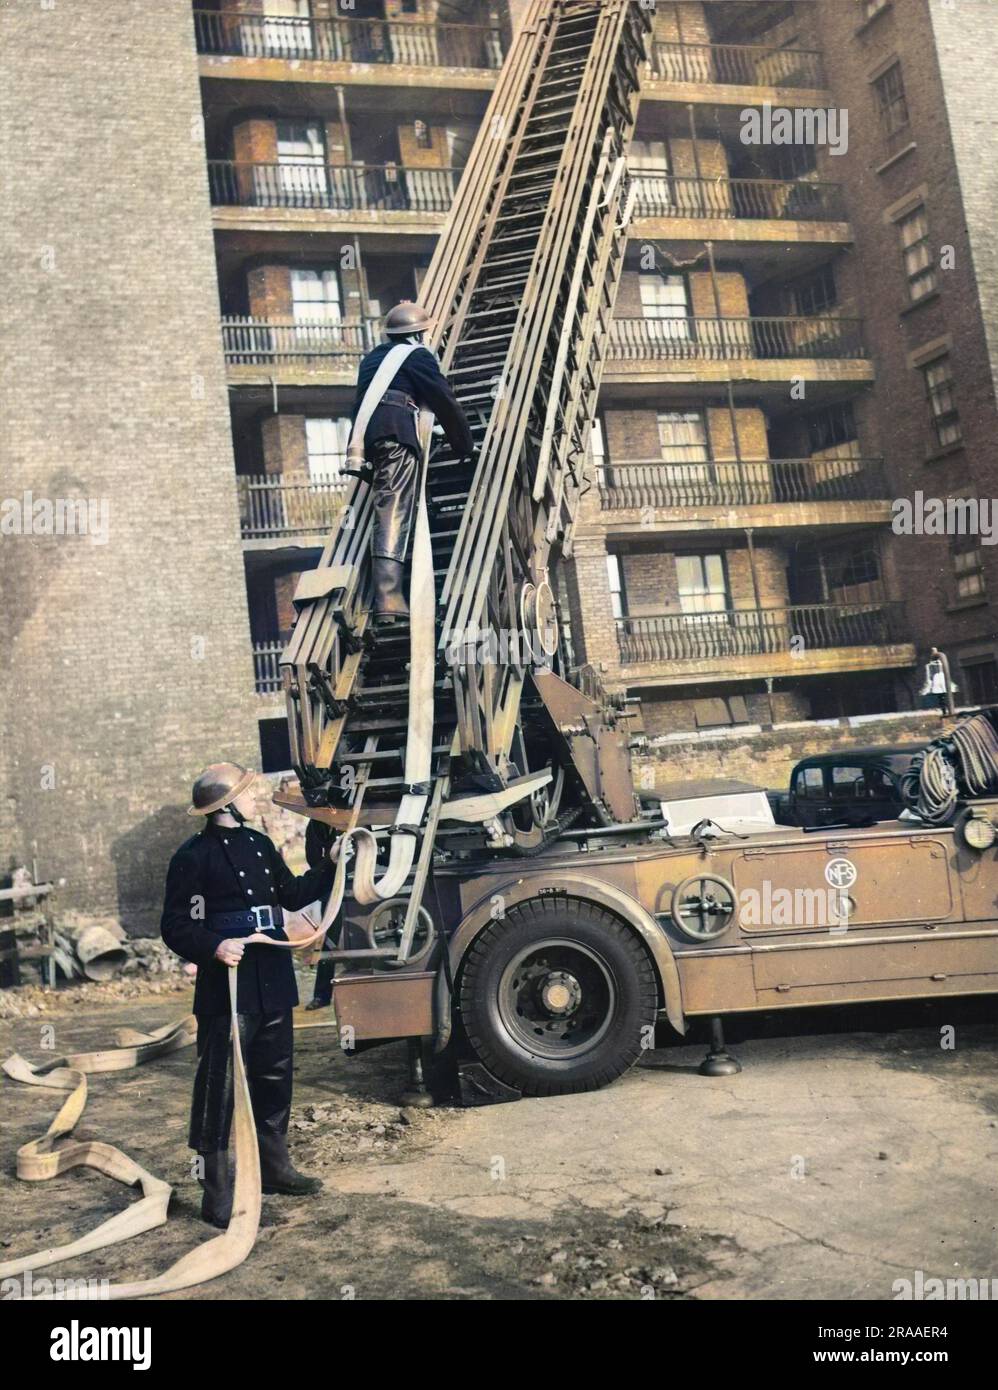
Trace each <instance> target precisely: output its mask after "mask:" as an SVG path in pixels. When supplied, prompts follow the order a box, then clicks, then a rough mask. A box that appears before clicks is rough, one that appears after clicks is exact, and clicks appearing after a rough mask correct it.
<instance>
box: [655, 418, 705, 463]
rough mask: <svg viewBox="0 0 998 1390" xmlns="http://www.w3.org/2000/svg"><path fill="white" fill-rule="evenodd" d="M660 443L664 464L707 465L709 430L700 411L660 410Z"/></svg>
mask: <svg viewBox="0 0 998 1390" xmlns="http://www.w3.org/2000/svg"><path fill="white" fill-rule="evenodd" d="M658 442H659V446H660V447H661V450H662V462H663V463H705V462H706V461H707V458H708V453H707V430H706V426H705V425H704V418H703V412H702V411H699V410H660V411H659V413H658Z"/></svg>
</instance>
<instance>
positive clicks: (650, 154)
mask: <svg viewBox="0 0 998 1390" xmlns="http://www.w3.org/2000/svg"><path fill="white" fill-rule="evenodd" d="M627 167H628V169H629V171H630V174H631V184H632V186H633V188H634V190H635V194H634V198H635V204H634V210H635V213H636V214H637V216H638V217H654V216H656V215H661V214H662V213H663V212H664V211H665V210H666V209H667V208H669V207H670V206H671V204H672V188H671V184H670V181H669V157H668V153H667V150H666V144H665V141H664V140H632V141H631V147H630V150H629V151H628V155H627ZM680 189H681V191H680V193H679V201H680V203H681V204H683V211H684V212H685V211H688V212H690V213H694V212H696V211H697V208H696V207H695V206H694V207H690V208H687V207H686V204H687V203H688V202H689V201H691V200H692V201H693V202H694V204H695V203H696V201H697V197H698V194H697V186H696V184H695V183H692V182H690V181H689V180H683V182H682V183H681V185H680Z"/></svg>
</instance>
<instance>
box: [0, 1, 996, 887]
mask: <svg viewBox="0 0 998 1390" xmlns="http://www.w3.org/2000/svg"><path fill="white" fill-rule="evenodd" d="M523 7H524V6H523V0H508V3H507V2H506V0H502V2H500V0H496V3H490V0H354V3H352V4H350V5H347V4H345V3H343V2H342V0H311V3H309V0H200V2H199V3H197V4H195V6H194V8H193V13H192V10H191V9H190V8H189V7H188V4H187V3H186V0H169V3H167V4H164V5H162V6H156V7H153V8H154V9H155V15H153V14H152V11H151V10H150V9H149V7H144V6H143V7H140V6H137V5H135V4H130V3H128V0H109V3H108V4H106V5H102V6H100V7H94V12H93V13H92V14H80V13H78V12H77V11H76V10H74V11H73V12H72V13H69V12H66V13H64V12H63V11H62V10H61V9H59V10H56V11H54V12H49V11H46V10H43V9H40V8H39V7H38V6H37V5H36V4H35V3H28V2H27V0H22V3H20V4H15V5H14V6H13V7H7V8H6V9H5V10H4V12H3V14H4V22H5V23H6V24H7V25H8V26H9V29H10V36H9V43H8V50H7V51H8V52H9V53H10V52H14V53H16V54H17V62H16V63H15V64H12V65H11V67H12V71H11V73H10V81H9V82H8V84H7V87H6V90H5V93H4V99H5V100H6V101H8V102H10V103H11V112H12V116H13V119H14V120H15V122H16V120H17V112H18V111H24V110H28V109H32V110H35V111H39V112H41V113H42V116H43V117H44V119H41V120H38V121H34V120H33V121H32V122H31V123H30V128H28V129H26V133H25V135H24V137H23V139H22V138H21V137H20V136H19V137H18V139H17V140H16V141H8V149H9V150H13V151H14V155H15V158H14V159H13V160H12V161H11V160H8V166H9V167H10V166H11V164H13V167H14V168H15V169H16V178H17V180H18V184H17V197H16V199H12V200H11V201H12V202H14V205H15V206H16V208H17V216H18V219H19V221H18V224H17V226H16V227H15V237H16V241H17V258H16V260H14V261H11V262H9V263H8V268H9V270H10V271H11V273H12V274H15V275H16V278H15V280H14V283H15V285H16V286H17V287H18V291H19V293H18V294H17V295H14V296H9V299H11V298H13V301H14V313H13V315H12V320H13V323H12V326H13V332H12V335H11V338H10V341H11V343H12V345H13V359H12V360H13V363H14V364H15V386H16V405H15V409H14V413H13V416H12V420H13V426H14V428H13V431H12V436H11V437H12V447H13V453H12V458H13V462H14V467H13V470H12V471H11V477H12V483H11V487H12V488H13V490H14V491H15V492H19V491H20V490H21V489H23V488H26V487H33V488H34V489H35V491H36V493H39V494H40V493H42V492H43V491H44V490H45V489H46V488H47V489H48V490H49V491H51V490H52V489H53V488H56V487H62V488H63V489H67V488H68V489H73V488H76V489H77V490H81V491H82V492H83V493H84V494H86V495H88V496H89V495H93V494H94V493H95V492H96V493H97V495H99V496H105V495H106V496H107V497H108V498H109V499H110V501H111V504H112V507H111V515H112V527H111V539H110V541H109V543H108V545H107V546H106V547H104V548H103V549H96V548H91V546H90V543H89V542H79V543H77V542H75V541H73V542H69V541H62V542H59V543H58V545H57V544H56V542H55V541H54V540H53V541H51V542H48V541H46V542H44V543H39V540H38V538H37V537H34V538H32V539H31V540H30V542H28V541H25V542H24V543H20V542H19V544H18V546H16V547H14V546H12V545H10V544H8V542H7V540H6V539H4V542H3V545H2V547H0V555H2V561H3V568H4V579H5V590H6V587H7V584H9V583H13V582H18V583H19V584H20V585H21V586H22V588H21V592H22V593H24V594H25V595H27V596H29V597H28V598H27V599H26V600H25V601H24V602H22V603H20V604H17V605H15V606H14V611H13V613H12V612H11V606H10V605H9V604H7V605H5V608H6V610H7V611H6V613H5V618H6V621H7V622H8V624H12V625H13V626H12V630H11V632H10V633H9V635H8V641H7V642H6V643H5V644H4V657H3V659H4V661H5V662H6V663H7V667H6V678H7V679H8V680H10V679H11V675H10V672H11V670H13V671H14V673H15V674H14V675H13V681H14V682H15V687H14V692H13V695H12V696H11V697H10V698H8V699H6V700H5V717H6V719H7V723H8V727H7V728H6V730H5V733H6V734H7V737H6V738H5V740H4V747H5V749H6V750H7V751H6V753H5V762H4V764H3V767H2V768H0V778H2V779H3V780H2V787H0V790H2V792H3V796H2V797H0V833H2V834H3V835H4V839H5V842H7V841H8V840H9V842H10V843H11V844H13V846H14V850H13V857H24V856H25V855H26V854H29V853H30V847H31V843H32V841H37V842H38V846H39V853H40V854H43V857H44V865H45V867H46V868H47V869H49V870H50V871H51V872H54V873H59V874H61V875H64V876H65V877H66V878H67V880H69V881H70V882H71V884H72V888H73V890H74V893H73V896H74V897H75V898H78V900H79V901H80V903H82V904H86V905H90V906H94V905H110V904H111V903H113V901H114V899H115V895H116V892H117V891H118V889H119V888H120V890H121V897H122V899H123V900H124V901H125V902H126V904H127V903H131V902H133V901H134V902H135V903H136V904H137V905H139V906H141V905H143V904H144V905H145V908H148V907H149V905H150V904H151V903H152V902H153V900H154V899H155V897H156V896H157V895H158V892H159V878H158V865H159V860H158V859H157V857H156V855H154V856H153V857H152V859H150V858H149V857H148V856H145V854H144V852H145V848H146V839H147V838H148V835H147V834H146V835H145V836H144V834H143V830H142V827H143V826H147V827H149V828H151V829H153V830H154V831H155V836H154V838H155V843H156V844H157V846H159V848H158V849H157V855H158V856H159V857H160V858H162V856H163V855H164V854H165V852H166V847H167V845H168V844H169V843H170V841H171V839H172V840H175V839H176V838H177V836H176V834H175V831H176V827H177V821H178V814H177V813H178V811H179V809H180V806H181V802H182V799H183V793H184V790H185V786H186V782H187V780H188V779H189V775H190V773H191V771H192V770H193V769H195V768H196V767H197V766H198V765H199V763H201V762H202V761H204V759H205V757H206V756H208V755H209V754H214V753H215V752H216V751H225V752H228V753H229V755H230V756H241V757H244V758H246V759H247V760H251V761H256V762H259V763H262V765H263V766H264V767H265V768H267V769H269V770H279V769H282V768H285V767H286V766H287V763H288V753H287V736H286V729H285V724H284V712H283V697H282V695H281V693H280V679H279V672H278V665H277V662H278V656H279V653H280V651H281V648H282V646H283V644H284V642H285V640H286V638H287V636H288V633H289V631H290V627H291V624H292V622H293V609H292V604H291V596H292V594H293V592H294V586H295V582H296V578H297V575H298V574H299V573H300V572H301V571H302V570H303V569H305V568H308V567H309V566H311V565H313V564H314V563H315V562H316V560H317V558H318V555H319V553H320V550H321V546H322V544H323V541H324V539H325V536H326V534H327V532H328V529H329V527H330V525H331V524H332V522H333V521H334V520H335V517H336V515H337V511H338V508H339V507H340V506H341V505H342V498H343V493H344V484H343V479H342V474H341V468H342V464H343V455H344V450H345V442H346V433H347V416H348V412H349V408H350V403H351V399H352V386H353V380H354V376H355V372H356V366H357V361H358V359H359V356H360V355H361V353H362V352H363V351H364V350H365V349H366V348H367V347H368V346H370V345H371V344H372V343H373V342H374V341H376V340H377V336H378V333H379V328H378V321H379V319H380V317H381V315H382V314H383V313H384V312H385V310H386V309H387V308H388V307H390V305H391V304H392V303H394V302H396V301H397V300H398V299H399V298H409V297H414V296H415V295H417V294H418V291H419V286H420V283H421V279H422V275H423V273H424V271H425V268H426V266H427V265H428V263H429V258H430V255H431V253H432V249H433V245H434V242H435V239H436V237H437V236H438V234H439V231H440V228H441V226H442V224H443V221H444V219H445V217H446V214H447V211H448V208H449V206H450V203H451V200H452V197H453V194H454V190H455V188H456V186H457V183H458V181H459V179H460V176H461V168H462V166H463V164H464V162H465V159H466V157H467V153H468V150H469V148H470V145H471V142H472V141H473V139H474V137H475V134H476V131H477V129H478V125H479V123H480V121H481V118H482V115H483V112H484V110H485V107H486V104H487V102H488V99H489V95H490V92H491V89H492V87H493V85H494V82H495V77H496V72H497V70H498V67H499V65H500V64H501V62H502V58H503V55H504V53H505V52H506V50H507V48H508V44H509V40H510V31H511V28H512V27H513V26H515V24H516V23H517V22H518V20H519V17H520V15H521V13H522V10H523ZM991 8H992V6H991V0H960V3H959V6H958V7H955V8H954V7H953V6H951V5H948V4H947V3H946V0H796V3H784V0H679V3H674V2H673V0H658V4H657V6H656V7H655V15H654V40H653V43H652V45H651V51H650V62H649V66H648V69H647V73H646V77H645V80H644V82H643V84H642V96H641V103H640V109H639V116H638V125H637V131H636V138H635V144H634V147H633V150H632V155H631V168H630V177H631V179H632V182H633V188H634V220H633V222H632V224H631V227H630V231H629V236H630V242H629V250H628V260H627V269H626V273H625V276H624V279H623V283H622V286H621V290H620V294H619V297H618V302H617V306H616V321H615V327H614V334H613V342H612V348H611V355H610V360H609V362H608V365H607V370H606V373H605V376H604V384H603V390H602V393H601V398H600V411H599V419H598V422H597V425H596V427H595V428H594V432H593V446H592V460H591V476H592V486H591V488H590V490H589V492H588V494H587V495H586V497H585V500H584V504H583V508H582V514H581V516H580V521H579V526H578V529H577V534H576V539H575V551H574V556H573V558H572V560H571V561H570V563H568V564H567V565H566V566H565V568H564V572H563V588H562V604H563V617H564V619H565V621H566V623H567V625H568V627H569V629H570V636H571V641H572V648H573V652H574V656H575V659H576V660H577V661H578V662H580V663H581V662H592V663H594V664H595V665H597V666H599V667H601V668H602V671H603V675H604V679H605V680H606V682H607V683H608V684H609V685H610V686H611V687H615V688H617V689H624V690H627V691H628V692H629V693H631V694H634V695H639V696H640V697H641V701H642V711H643V724H644V729H645V732H647V733H648V734H649V735H651V736H654V735H663V734H675V733H677V732H681V733H689V734H691V735H692V734H696V733H697V732H698V731H699V732H701V733H703V734H706V733H709V732H710V731H717V730H724V729H729V730H734V731H738V730H739V729H744V730H746V731H747V730H750V729H751V728H752V727H753V726H755V725H758V724H763V725H770V724H774V723H776V724H780V723H785V722H794V721H807V720H813V719H816V718H825V717H830V716H834V715H840V714H848V715H859V714H867V713H876V712H879V711H890V710H897V709H900V710H905V709H909V708H911V707H912V705H913V704H915V703H917V689H918V684H919V676H918V671H917V663H918V662H919V661H920V659H921V656H922V653H923V652H924V650H925V648H927V646H928V645H929V644H931V643H933V642H941V643H943V644H944V645H945V646H946V647H947V649H948V650H949V652H950V654H951V656H952V657H953V659H954V667H955V669H956V671H957V679H958V680H959V682H960V685H961V688H962V692H963V696H964V697H965V698H968V699H981V698H998V668H996V661H995V657H996V646H995V621H994V613H993V608H992V600H991V597H990V596H991V595H994V594H995V593H996V592H998V573H994V572H993V571H994V567H995V555H994V550H993V548H989V547H984V546H981V545H974V544H973V539H974V538H973V537H966V536H961V537H947V536H940V537H925V536H914V537H905V536H895V535H894V534H893V533H892V530H891V509H892V502H893V500H894V499H896V498H898V497H906V496H911V495H913V494H914V492H915V491H916V490H917V489H921V490H922V491H923V492H924V493H926V494H927V495H928V494H931V495H938V496H943V497H944V496H947V495H949V494H950V493H952V494H953V495H959V494H963V493H967V494H972V495H980V496H983V497H986V496H987V495H988V480H989V478H992V477H994V476H996V472H998V444H996V438H998V436H996V430H995V424H996V419H995V387H996V383H995V376H996V373H995V361H996V358H995V352H996V351H998V302H996V298H998V263H996V256H998V252H996V250H995V246H994V241H993V238H991V237H989V235H988V233H989V231H990V228H989V225H988V224H989V219H990V218H991V215H992V209H993V207H994V201H995V199H994V196H993V195H994V194H995V192H996V191H998V190H996V189H995V187H994V184H995V178H996V175H995V172H994V171H995V160H994V158H993V152H994V149H995V143H996V142H995V138H994V135H995V132H994V126H993V124H990V125H989V124H988V123H987V119H986V112H987V104H988V96H989V93H988V91H987V84H988V82H989V81H990V80H991V74H992V73H993V72H994V71H995V70H996V64H995V59H996V58H998V36H996V34H995V29H994V26H993V25H991V24H990V14H989V11H990V10H991ZM81 54H82V55H84V56H83V58H82V59H81V57H80V55H81ZM199 85H200V91H199V90H198V87H199ZM843 109H845V110H847V111H848V115H849V125H848V148H847V149H846V150H845V151H844V152H843V153H839V154H836V153H833V149H834V148H835V139H834V138H833V137H834V136H835V135H836V133H838V134H842V127H841V122H840V123H839V125H838V126H837V127H833V126H829V127H828V128H827V129H826V130H825V132H824V133H825V134H826V135H827V136H828V139H829V141H830V142H831V143H826V144H821V143H814V142H813V141H812V140H808V139H803V140H797V141H795V142H793V143H790V144H785V143H783V144H780V143H775V142H773V141H771V140H768V139H767V138H766V136H767V135H770V134H772V133H773V130H772V124H771V123H772V117H773V115H774V114H775V113H776V112H779V111H787V112H790V113H792V115H793V113H797V115H798V118H799V119H803V118H804V117H805V116H806V115H807V113H811V118H812V119H813V113H814V112H815V111H818V110H821V111H825V112H827V111H832V112H835V113H840V114H841V112H842V110H843ZM751 117H757V118H758V119H757V120H756V121H755V126H753V122H752V120H751V119H750V118H751ZM767 121H768V122H769V124H768V125H767V124H766V122H767ZM755 127H757V128H755ZM16 128H18V129H20V128H21V127H20V125H17V127H16ZM805 129H808V128H805ZM809 129H811V130H812V131H813V130H814V129H815V127H814V126H813V125H812V127H810V128H809ZM67 130H69V131H71V132H72V136H71V138H70V139H69V141H68V142H67V139H66V131H67ZM84 132H85V133H86V136H84ZM746 136H748V137H749V139H748V140H747V141H746V138H745V137H746ZM67 144H68V147H69V148H70V149H71V151H72V158H71V159H67V158H66V152H67ZM984 150H990V151H991V154H990V156H986V155H985V154H984V153H983V152H984ZM56 185H57V186H58V190H59V197H58V198H52V197H51V196H50V193H51V190H52V188H53V187H54V186H56ZM50 245H51V246H53V247H55V251H56V255H55V265H56V267H57V270H56V272H55V273H53V272H52V271H51V270H50V269H46V267H47V266H48V265H49V262H50V259H51V258H50V257H49V256H48V255H47V253H46V250H45V248H47V247H49V246H50ZM947 247H952V248H953V254H952V256H950V255H949V253H948V252H947V253H946V254H945V255H944V254H943V253H944V249H945V248H947ZM951 261H952V268H951V267H950V262H951ZM26 287H27V289H28V290H29V291H30V292H29V293H27V294H26V293H25V289H26ZM28 363H30V364H31V366H32V371H31V372H30V373H28V372H26V371H25V370H23V366H24V364H28ZM39 363H40V364H41V366H42V370H41V371H38V370H37V368H38V364H39ZM18 364H20V366H21V369H20V370H18ZM226 395H227V400H226ZM123 406H124V407H125V408H123ZM5 491H6V489H5ZM46 547H50V548H46ZM200 637H204V638H205V639H206V640H205V642H199V641H197V640H195V639H197V638H200ZM192 653H193V655H192ZM42 689H44V690H46V691H48V692H50V695H49V702H50V704H51V708H50V709H48V710H47V711H46V715H47V717H46V718H45V720H44V721H38V720H36V719H35V718H34V708H33V704H32V700H33V693H34V692H37V691H39V690H42ZM39 725H40V727H38V726H39ZM49 764H54V765H55V767H56V768H57V769H59V768H61V769H62V771H61V772H59V773H57V780H56V790H55V792H52V791H45V792H43V793H42V792H38V791H36V789H35V784H36V782H37V780H38V778H39V777H40V776H42V774H41V773H40V772H39V769H40V768H42V767H43V766H46V767H47V766H48V765H49ZM81 865H85V866H86V867H85V868H81ZM77 890H78V891H77Z"/></svg>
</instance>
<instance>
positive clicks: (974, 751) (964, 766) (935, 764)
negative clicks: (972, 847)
mask: <svg viewBox="0 0 998 1390" xmlns="http://www.w3.org/2000/svg"><path fill="white" fill-rule="evenodd" d="M996 788H998V733H996V732H995V727H994V724H993V723H992V721H991V720H990V719H989V718H988V716H987V715H986V714H975V715H972V716H971V718H969V719H966V720H964V721H963V722H962V723H960V724H957V725H956V727H955V728H954V729H953V730H952V732H951V733H950V734H949V735H948V736H947V737H945V738H939V739H936V740H935V741H934V742H933V743H930V744H929V746H928V747H927V748H926V749H925V750H924V751H923V752H922V753H920V754H919V755H918V757H917V758H916V759H915V761H914V762H913V763H912V766H911V767H910V768H909V770H908V771H907V772H906V773H905V774H904V776H903V777H902V778H901V795H902V798H903V800H904V802H905V804H906V805H907V806H908V807H910V808H911V809H912V810H913V811H914V812H915V813H916V814H917V815H918V816H920V817H921V819H922V820H924V821H928V822H929V823H930V824H931V825H942V824H944V823H945V822H946V821H947V820H949V818H950V816H951V815H952V814H953V811H954V808H955V807H956V803H957V800H958V798H959V796H960V792H961V790H963V791H964V792H965V793H966V794H967V795H970V796H979V795H981V794H982V793H984V792H988V791H994V790H995V789H996Z"/></svg>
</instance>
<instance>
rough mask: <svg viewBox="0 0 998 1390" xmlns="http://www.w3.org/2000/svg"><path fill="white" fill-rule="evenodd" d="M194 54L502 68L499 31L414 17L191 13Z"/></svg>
mask: <svg viewBox="0 0 998 1390" xmlns="http://www.w3.org/2000/svg"><path fill="white" fill-rule="evenodd" d="M194 32H195V36H196V40H197V49H198V52H199V53H206V54H213V55H214V54H217V55H220V56H231V57H244V58H291V59H295V60H297V61H299V62H301V61H305V62H308V61H310V60H319V61H322V62H333V63H387V64H391V65H392V66H403V67H420V68H427V67H429V68H487V69H489V70H490V71H493V72H494V71H495V70H496V69H498V68H500V67H502V61H503V56H504V55H503V44H502V32H501V30H499V29H498V28H495V27H493V26H490V25H482V24H430V23H426V22H425V21H421V20H413V19H393V20H392V19H344V18H341V17H337V18H335V19H308V18H301V19H296V18H293V17H291V18H285V17H281V16H274V15H263V14H242V13H239V12H234V11H231V10H227V11H223V12H221V13H219V12H217V11H214V10H195V12H194Z"/></svg>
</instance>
